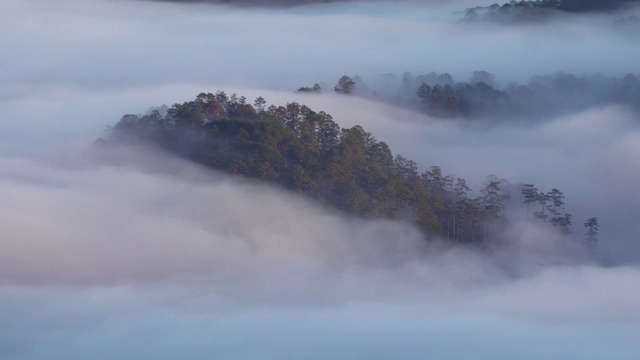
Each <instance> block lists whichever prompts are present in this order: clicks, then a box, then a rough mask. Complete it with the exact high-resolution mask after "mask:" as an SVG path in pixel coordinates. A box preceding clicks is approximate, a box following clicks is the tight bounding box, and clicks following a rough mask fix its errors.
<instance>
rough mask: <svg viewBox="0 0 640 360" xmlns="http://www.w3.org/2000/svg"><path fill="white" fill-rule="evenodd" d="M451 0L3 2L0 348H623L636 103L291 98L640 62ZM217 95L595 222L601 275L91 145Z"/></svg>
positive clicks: (633, 315)
mask: <svg viewBox="0 0 640 360" xmlns="http://www.w3.org/2000/svg"><path fill="white" fill-rule="evenodd" d="M474 4H475V3H474ZM479 4H480V5H486V4H487V2H486V1H483V2H479ZM471 5H472V2H468V1H451V2H412V3H406V4H405V3H399V2H389V3H385V2H381V3H376V4H375V5H372V4H367V3H357V2H356V3H349V4H332V5H322V6H320V5H313V6H305V7H299V8H293V9H277V10H276V9H271V10H268V9H234V8H227V7H219V6H208V5H194V4H189V5H185V4H173V3H164V2H132V1H106V0H89V1H87V0H84V1H74V0H55V1H42V0H31V1H19V0H7V1H2V2H1V3H0V33H1V34H3V35H4V36H0V49H3V52H2V54H3V56H2V59H0V113H1V114H2V115H1V117H0V189H2V190H1V191H0V204H2V205H1V206H0V319H1V320H0V358H2V359H51V358H65V359H87V358H95V359H113V358H122V359H158V358H160V359H163V358H166V359H175V358H179V357H180V358H186V359H211V358H220V359H283V358H295V359H359V358H362V359H364V358H366V359H392V358H393V359H416V358H435V359H439V358H442V359H466V358H472V357H473V358H476V359H507V358H509V359H511V358H517V359H532V360H534V359H536V360H537V359H576V360H577V359H580V360H583V359H616V360H617V359H620V360H622V359H629V360H632V359H638V358H640V348H639V347H638V346H637V339H638V338H640V326H639V325H638V324H640V302H638V301H637V299H638V298H640V291H639V290H638V289H637V288H638V287H637V284H638V283H640V269H638V265H637V263H638V260H639V259H640V242H639V241H638V239H640V221H638V215H637V214H639V213H640V191H639V190H638V187H637V179H638V178H639V177H640V157H639V154H640V122H639V121H638V118H637V114H635V113H632V112H630V111H629V110H628V109H625V108H623V107H602V108H592V109H589V110H587V111H584V112H580V113H574V114H567V115H564V116H559V117H556V118H550V119H545V120H544V121H541V122H539V123H536V124H535V125H526V124H524V123H523V122H521V121H514V122H513V123H509V122H507V123H500V124H498V125H495V124H488V123H484V122H475V123H474V122H467V121H459V120H451V119H448V120H442V119H434V118H430V117H427V116H425V115H424V114H420V113H416V112H413V111H409V110H404V109H401V108H397V107H393V106H389V105H385V104H381V103H376V102H372V101H367V100H363V99H359V98H355V97H344V96H342V97H341V96H336V95H334V94H322V95H319V96H309V95H302V94H294V93H292V92H291V90H293V89H296V88H297V87H299V86H303V85H309V84H312V83H314V82H316V81H319V79H327V81H330V80H331V79H337V78H338V77H339V76H341V75H343V74H362V75H370V76H374V75H376V74H379V73H383V72H395V73H401V72H403V71H413V72H414V73H426V72H429V71H436V72H449V73H451V74H453V75H454V76H456V78H459V79H461V80H462V79H465V78H466V77H469V76H470V75H471V72H472V71H474V70H479V69H482V70H487V71H491V72H493V73H495V74H496V79H497V81H498V82H502V83H506V82H509V81H511V80H518V81H526V80H527V79H528V78H529V77H530V76H532V75H534V74H536V73H542V74H545V73H550V72H555V71H557V70H562V71H566V72H572V73H576V74H583V73H584V74H591V73H595V72H602V73H605V74H606V75H611V76H619V75H622V74H625V73H628V72H636V73H637V72H638V71H639V69H638V66H637V60H636V59H639V58H640V46H639V45H640V43H639V42H638V38H637V37H636V36H635V35H633V34H629V33H623V32H620V31H619V30H618V29H616V28H615V27H611V26H610V25H611V23H612V21H613V20H614V19H615V18H616V16H617V15H616V14H607V15H603V16H600V17H593V16H590V17H570V18H566V19H560V20H555V21H553V22H551V23H547V24H545V25H526V26H515V27H505V26H503V25H500V26H498V25H490V24H459V23H458V22H457V19H458V18H459V17H460V16H461V15H460V14H458V13H455V11H457V10H461V9H463V8H465V7H467V6H471ZM218 89H222V90H226V91H227V92H229V93H232V92H237V93H238V94H240V95H245V96H247V97H248V98H249V99H253V98H255V97H257V96H263V97H265V98H266V100H267V101H268V103H274V104H276V105H283V104H284V103H286V102H290V101H298V102H300V103H304V104H307V105H308V106H310V107H311V108H312V109H314V110H316V111H320V110H324V111H326V112H328V113H330V114H332V115H333V118H334V120H335V121H336V122H338V123H339V124H340V125H341V126H343V127H348V126H353V125H356V124H360V125H362V126H363V127H364V128H365V129H366V130H367V131H369V132H372V133H373V134H374V135H375V136H376V138H377V139H378V140H382V141H385V142H387V143H388V144H389V145H390V147H391V149H392V150H393V151H394V152H395V153H401V154H403V155H404V156H406V157H408V158H411V159H414V160H415V161H416V162H417V163H418V165H419V167H420V168H421V170H424V169H426V168H428V167H429V166H432V165H440V166H442V168H443V171H444V172H445V173H447V174H455V175H457V176H459V177H464V178H466V179H467V180H468V181H469V183H470V185H471V186H472V187H473V188H474V189H475V190H477V189H478V188H479V187H480V186H481V184H482V182H483V181H484V178H485V176H486V175H488V174H492V173H493V174H497V175H499V176H501V177H505V178H507V179H508V180H509V182H511V183H512V184H517V183H533V184H535V185H536V186H537V187H538V188H539V189H541V190H543V191H548V190H550V189H551V188H554V187H557V188H558V189H560V190H562V191H563V192H564V194H565V195H566V202H567V210H568V211H569V212H570V213H572V214H573V215H574V230H575V231H576V232H577V233H578V234H581V233H582V232H583V229H582V223H583V222H584V220H586V219H587V218H588V217H592V216H597V217H598V218H599V219H600V225H601V236H600V237H601V244H600V256H601V258H602V259H603V260H604V263H605V264H606V266H605V265H598V264H595V263H591V262H588V261H584V253H583V250H582V249H581V247H580V245H579V244H577V243H576V242H571V241H568V239H566V238H563V237H561V236H560V235H559V234H557V233H556V232H554V231H553V230H551V229H547V228H541V227H539V226H534V225H532V224H529V223H527V222H525V221H523V217H524V214H523V213H520V212H518V210H514V211H513V212H512V213H511V214H509V215H510V218H511V219H512V221H511V222H510V224H509V226H508V227H507V229H506V231H505V234H504V239H502V240H501V241H500V243H496V244H492V248H491V251H487V250H478V249H475V248H467V247H454V246H451V245H448V244H446V243H445V242H442V241H441V240H439V239H437V238H429V239H427V238H426V237H425V235H423V234H421V233H420V232H419V231H418V230H417V229H415V228H413V227H411V226H410V225H409V224H406V223H403V222H392V221H374V220H363V219H356V218H352V217H349V216H347V215H345V214H341V213H338V212H336V211H334V210H332V209H327V208H323V207H321V206H320V205H318V204H315V203H313V202H312V201H310V200H308V199H304V198H301V197H299V196H297V195H295V194H291V193H287V192H285V191H283V190H280V189H277V188H273V187H269V186H265V185H262V184H256V183H253V182H250V181H242V180H239V179H237V178H232V177H228V176H227V175H224V174H220V173H215V172H211V171H208V170H206V169H202V168H199V167H197V166H195V165H193V164H190V163H188V162H186V161H184V160H179V159H175V158H171V157H169V156H168V155H166V154H161V153H159V152H158V151H157V150H153V149H149V148H144V147H133V148H124V149H102V150H99V149H94V148H93V147H91V143H92V142H93V140H94V139H95V138H97V137H100V136H104V129H105V126H107V125H112V124H114V123H115V122H116V121H117V120H118V119H119V118H120V117H121V116H122V115H123V114H126V113H145V112H146V111H148V109H149V108H150V107H152V106H158V105H162V104H167V105H171V104H172V103H174V102H182V101H187V100H190V99H192V98H193V97H194V96H195V95H196V94H198V93H199V92H202V91H205V92H209V91H211V92H215V91H216V90H218ZM514 120H516V119H514ZM522 211H524V210H522Z"/></svg>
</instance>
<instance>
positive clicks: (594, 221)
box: [584, 217, 600, 256]
mask: <svg viewBox="0 0 640 360" xmlns="http://www.w3.org/2000/svg"><path fill="white" fill-rule="evenodd" d="M584 227H585V228H586V229H587V232H586V233H585V234H584V245H585V247H586V248H587V251H589V253H590V254H591V255H592V256H593V255H595V253H596V250H597V247H598V241H599V239H598V235H600V224H598V218H597V217H592V218H591V219H589V220H587V221H586V222H585V223H584Z"/></svg>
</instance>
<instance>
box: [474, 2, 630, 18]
mask: <svg viewBox="0 0 640 360" xmlns="http://www.w3.org/2000/svg"><path fill="white" fill-rule="evenodd" d="M638 3H640V1H638V0H536V1H515V0H511V1H510V2H507V3H504V4H502V5H499V4H493V5H490V6H477V7H474V8H470V9H467V10H466V12H465V16H464V20H466V21H476V20H490V21H498V22H531V21H543V20H546V19H547V18H548V17H549V16H550V15H552V14H553V13H554V12H559V13H577V14H581V13H597V12H606V11H614V10H620V9H623V8H625V6H630V5H637V4H638Z"/></svg>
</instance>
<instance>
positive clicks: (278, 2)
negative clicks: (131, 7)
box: [152, 0, 348, 6]
mask: <svg viewBox="0 0 640 360" xmlns="http://www.w3.org/2000/svg"><path fill="white" fill-rule="evenodd" d="M152 1H164V2H178V3H208V4H222V5H234V6H299V5H308V4H325V3H332V2H338V1H348V0H152Z"/></svg>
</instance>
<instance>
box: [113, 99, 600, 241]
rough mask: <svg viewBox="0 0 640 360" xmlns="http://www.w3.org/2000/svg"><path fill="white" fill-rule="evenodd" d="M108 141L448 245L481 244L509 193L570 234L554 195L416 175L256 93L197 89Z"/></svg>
mask: <svg viewBox="0 0 640 360" xmlns="http://www.w3.org/2000/svg"><path fill="white" fill-rule="evenodd" d="M109 139H110V142H111V143H123V142H124V143H129V144H139V143H145V144H152V145H156V146H159V147H162V148H164V149H166V150H168V151H170V152H171V153H174V154H177V155H179V156H182V157H187V158H189V159H191V160H193V161H196V162H198V163H200V164H203V165H205V166H207V167H210V168H213V169H217V170H220V171H223V172H227V173H230V174H236V175H239V176H243V177H247V178H253V179H259V180H262V181H265V182H268V183H271V184H276V185H278V186H281V187H284V188H286V189H290V190H293V191H296V192H299V193H302V194H305V195H307V196H309V197H312V198H314V199H316V200H317V201H319V202H321V203H323V204H325V205H327V206H330V207H334V208H337V209H340V210H342V211H344V212H347V213H350V214H354V215H357V216H363V217H372V218H386V219H402V220H407V221H411V222H413V223H415V224H416V225H417V226H419V227H420V228H421V229H423V230H424V231H425V232H426V233H428V234H436V235H439V236H442V237H445V238H449V239H451V240H452V241H455V242H464V243H477V242H482V241H485V240H486V239H488V238H489V237H490V236H491V232H492V229H496V228H499V227H500V226H501V224H504V222H505V221H506V219H505V217H504V215H503V210H504V208H505V201H508V200H509V199H510V198H512V196H515V197H518V198H519V199H520V200H522V201H518V203H519V204H520V205H522V203H524V204H527V211H528V209H529V207H531V210H532V214H531V216H532V218H535V219H537V220H538V221H540V222H543V223H548V224H550V225H551V226H554V227H557V228H558V229H559V230H560V231H561V232H563V233H566V234H570V233H571V232H572V231H571V215H570V214H567V213H564V212H563V209H564V200H563V199H564V195H563V194H562V192H561V191H559V190H557V189H552V190H551V191H549V192H539V191H538V189H536V188H535V187H534V186H533V185H525V186H523V187H522V188H521V189H514V187H513V186H510V185H508V183H507V182H506V180H504V179H499V178H498V177H496V176H495V175H492V176H489V177H488V178H487V182H486V184H485V187H484V188H483V189H481V191H480V194H481V195H480V196H479V197H473V196H471V189H470V188H469V187H468V186H467V182H466V181H465V179H461V178H457V177H454V176H452V175H449V176H445V175H444V174H443V173H442V171H441V169H440V167H438V166H432V167H431V168H430V169H429V170H427V171H424V172H422V173H421V172H419V170H418V166H417V164H416V163H415V162H414V161H412V160H410V159H407V158H405V157H403V156H401V155H396V156H395V157H394V156H393V153H392V151H391V149H390V148H389V146H387V144H385V143H384V142H381V141H378V140H376V138H375V137H374V136H373V135H372V134H370V133H368V132H366V131H365V129H363V128H362V127H361V126H354V127H352V128H340V126H339V125H338V124H337V123H336V122H335V121H334V120H333V118H332V117H331V116H330V115H329V114H327V113H325V112H322V111H320V112H315V111H313V110H311V109H310V108H308V107H307V106H305V105H300V104H298V103H289V104H287V105H286V106H274V105H271V106H269V107H267V105H266V101H265V100H264V99H263V98H262V97H258V98H257V99H256V100H255V102H254V104H253V105H251V104H250V103H248V102H247V99H246V98H244V97H238V96H236V95H235V94H234V95H231V96H228V95H227V94H226V93H224V92H221V91H219V92H217V93H216V94H212V93H207V94H205V93H201V94H200V95H198V96H197V98H196V99H195V100H193V101H189V102H185V103H182V104H174V105H173V106H171V107H170V108H167V107H163V108H159V109H155V110H153V111H151V112H150V113H149V114H146V115H144V116H138V115H125V116H123V117H122V119H121V120H120V121H119V122H118V123H117V124H116V125H115V126H113V127H112V128H111V131H110V134H109ZM520 193H521V195H520ZM523 209H524V208H523ZM595 224H596V235H597V220H595ZM593 239H595V237H593ZM594 242H595V240H589V241H587V243H594Z"/></svg>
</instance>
